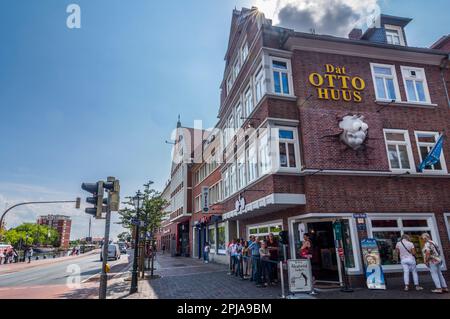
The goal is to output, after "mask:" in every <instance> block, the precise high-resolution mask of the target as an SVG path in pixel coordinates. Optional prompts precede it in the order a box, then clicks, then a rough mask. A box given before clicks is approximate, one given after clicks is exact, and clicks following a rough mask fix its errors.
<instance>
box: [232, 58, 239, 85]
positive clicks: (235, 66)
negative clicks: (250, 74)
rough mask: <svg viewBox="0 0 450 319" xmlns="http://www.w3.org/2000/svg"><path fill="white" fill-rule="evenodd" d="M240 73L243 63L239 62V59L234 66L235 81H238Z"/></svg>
mask: <svg viewBox="0 0 450 319" xmlns="http://www.w3.org/2000/svg"><path fill="white" fill-rule="evenodd" d="M240 71H241V62H240V61H239V58H236V61H235V62H234V64H233V78H234V80H236V79H237V77H238V75H239V72H240Z"/></svg>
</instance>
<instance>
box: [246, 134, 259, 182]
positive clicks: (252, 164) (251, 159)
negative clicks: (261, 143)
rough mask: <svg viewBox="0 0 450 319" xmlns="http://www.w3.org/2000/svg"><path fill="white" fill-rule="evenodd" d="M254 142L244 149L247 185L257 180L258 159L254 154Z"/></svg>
mask: <svg viewBox="0 0 450 319" xmlns="http://www.w3.org/2000/svg"><path fill="white" fill-rule="evenodd" d="M255 144H256V143H255V141H251V142H250V144H249V146H248V148H247V149H246V156H245V157H246V161H247V170H248V183H251V182H253V181H254V180H255V179H256V178H258V166H257V165H258V159H257V154H256V145H255Z"/></svg>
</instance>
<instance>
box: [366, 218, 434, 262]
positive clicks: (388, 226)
mask: <svg viewBox="0 0 450 319" xmlns="http://www.w3.org/2000/svg"><path fill="white" fill-rule="evenodd" d="M370 222H371V229H370V230H371V236H372V237H373V238H375V239H376V240H377V243H378V248H379V250H380V257H381V264H382V265H397V264H400V260H399V259H398V256H397V254H396V252H395V246H396V245H397V243H398V242H399V241H400V239H401V237H402V235H403V234H407V235H409V236H410V238H411V242H412V243H413V244H414V246H415V248H416V252H417V255H416V257H417V264H423V256H422V248H423V245H424V242H423V241H422V239H421V238H420V235H422V234H423V233H428V234H430V235H431V236H432V237H433V231H432V225H433V222H432V219H431V218H429V217H414V216H411V215H409V216H407V217H406V216H405V217H398V218H389V219H388V220H385V219H384V218H383V217H373V218H370ZM394 222H395V223H394Z"/></svg>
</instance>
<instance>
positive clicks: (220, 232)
mask: <svg viewBox="0 0 450 319" xmlns="http://www.w3.org/2000/svg"><path fill="white" fill-rule="evenodd" d="M217 253H218V254H221V255H225V254H226V253H227V250H226V243H225V226H224V225H223V224H222V225H219V227H217Z"/></svg>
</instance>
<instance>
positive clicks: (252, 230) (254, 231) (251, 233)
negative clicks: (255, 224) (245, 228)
mask: <svg viewBox="0 0 450 319" xmlns="http://www.w3.org/2000/svg"><path fill="white" fill-rule="evenodd" d="M249 233H250V235H255V234H257V233H258V229H257V228H251V229H250V230H249Z"/></svg>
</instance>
